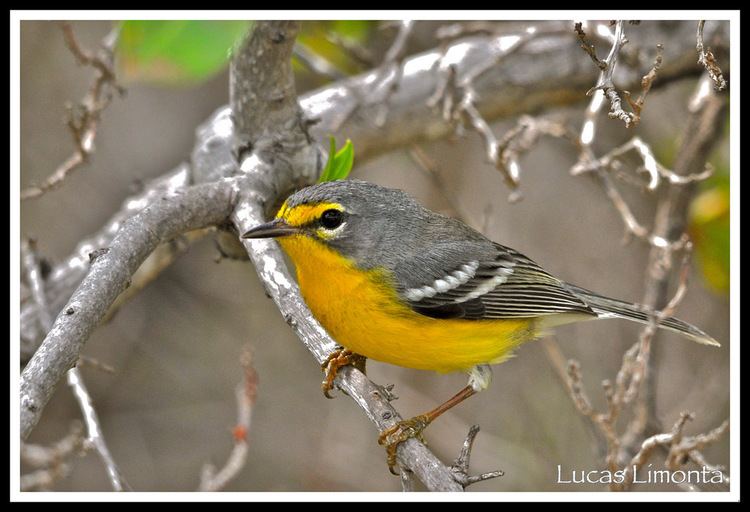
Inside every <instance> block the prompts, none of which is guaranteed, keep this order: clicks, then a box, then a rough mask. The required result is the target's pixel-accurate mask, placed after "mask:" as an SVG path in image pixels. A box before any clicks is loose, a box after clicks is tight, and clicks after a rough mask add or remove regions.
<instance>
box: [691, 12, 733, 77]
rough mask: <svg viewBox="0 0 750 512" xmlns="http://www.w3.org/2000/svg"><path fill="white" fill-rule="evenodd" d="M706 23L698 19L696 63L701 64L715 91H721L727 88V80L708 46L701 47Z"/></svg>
mask: <svg viewBox="0 0 750 512" xmlns="http://www.w3.org/2000/svg"><path fill="white" fill-rule="evenodd" d="M705 24H706V20H700V21H698V31H697V34H696V40H697V41H696V44H695V47H696V50H698V64H701V65H702V66H703V67H704V68H706V71H707V72H708V76H710V77H711V80H712V81H713V83H714V89H716V90H717V91H723V90H724V89H726V88H727V81H726V80H725V79H724V75H723V74H722V73H721V68H720V67H719V64H717V63H716V57H714V54H713V53H712V52H711V49H710V48H706V49H704V47H703V26H704V25H705Z"/></svg>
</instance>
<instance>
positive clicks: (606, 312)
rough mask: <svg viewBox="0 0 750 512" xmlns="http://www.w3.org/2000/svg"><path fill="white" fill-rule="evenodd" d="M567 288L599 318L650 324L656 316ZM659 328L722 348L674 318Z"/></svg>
mask: <svg viewBox="0 0 750 512" xmlns="http://www.w3.org/2000/svg"><path fill="white" fill-rule="evenodd" d="M566 286H567V287H568V289H569V290H570V291H571V292H573V293H574V294H576V295H577V296H578V297H580V298H581V299H582V300H583V301H584V302H585V303H586V304H587V305H588V306H589V307H590V308H591V309H592V310H593V311H594V313H596V314H597V316H598V317H599V318H624V319H626V320H631V321H633V322H639V323H642V324H648V323H649V322H650V321H651V317H652V316H653V314H654V311H653V310H652V309H651V308H649V307H647V306H642V305H640V304H631V303H630V302H624V301H621V300H617V299H610V298H608V297H603V296H601V295H599V294H597V293H594V292H592V291H590V290H586V289H585V288H579V287H578V286H573V285H571V284H567V283H566ZM659 328H661V329H666V330H668V331H672V332H676V333H677V334H680V335H682V336H684V337H686V338H689V339H691V340H693V341H695V342H698V343H702V344H704V345H714V346H716V347H718V346H720V345H719V342H718V341H716V340H715V339H713V338H712V337H711V336H709V335H708V334H706V333H705V332H703V331H701V330H700V329H698V328H697V327H695V326H694V325H690V324H689V323H687V322H683V321H682V320H680V319H678V318H675V317H672V316H669V317H666V318H664V319H663V320H662V321H661V322H659Z"/></svg>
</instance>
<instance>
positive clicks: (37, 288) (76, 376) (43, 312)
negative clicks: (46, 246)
mask: <svg viewBox="0 0 750 512" xmlns="http://www.w3.org/2000/svg"><path fill="white" fill-rule="evenodd" d="M22 253H23V260H24V267H25V270H26V276H27V280H28V282H29V285H30V287H31V290H32V296H33V298H34V301H35V302H36V303H37V307H38V308H39V311H40V315H39V319H40V321H41V322H42V326H41V327H42V328H43V329H44V330H45V331H49V330H50V328H51V327H52V317H51V315H50V314H49V310H48V308H47V304H46V294H45V292H44V283H43V281H42V279H41V271H40V269H39V263H38V260H37V258H36V251H35V243H34V242H33V241H32V240H27V241H25V243H24V244H23V245H22ZM67 380H68V385H69V386H70V388H71V389H72V391H73V394H74V395H75V398H76V400H77V401H78V405H79V407H80V409H81V413H82V414H83V418H84V421H85V424H86V431H87V438H86V442H87V443H89V444H90V445H91V446H93V447H94V449H96V451H97V453H98V454H99V457H100V458H101V460H102V462H103V463H104V467H105V468H106V470H107V476H108V478H109V481H110V483H111V485H112V488H113V489H114V490H115V491H122V490H124V488H125V487H126V484H125V483H124V481H123V478H122V475H121V474H120V470H119V469H118V468H117V464H115V461H114V459H113V458H112V455H111V454H110V453H109V448H108V447H107V444H106V442H105V441H104V437H103V435H102V432H101V427H100V426H99V418H98V417H97V414H96V410H95V409H94V405H93V402H92V401H91V397H90V396H89V393H88V390H87V389H86V386H85V384H84V383H83V378H82V376H81V374H80V372H79V370H78V369H77V368H71V369H70V370H68V376H67Z"/></svg>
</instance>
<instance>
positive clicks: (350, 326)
mask: <svg viewBox="0 0 750 512" xmlns="http://www.w3.org/2000/svg"><path fill="white" fill-rule="evenodd" d="M279 242H280V243H281V246H282V247H283V248H284V250H285V251H286V252H287V253H288V254H289V256H290V257H291V259H292V260H293V261H294V263H295V265H296V267H297V279H298V281H299V286H300V289H301V292H302V296H303V298H304V299H305V302H306V303H307V305H308V306H309V307H310V309H311V310H312V312H313V314H314V315H315V317H316V318H317V319H318V321H319V322H320V323H321V324H322V325H323V327H325V329H326V330H327V331H328V332H329V333H330V334H331V336H333V338H334V339H335V340H336V341H337V342H338V343H339V344H341V345H342V346H344V347H346V348H348V349H350V350H352V351H354V352H356V353H357V354H362V355H363V356H365V357H367V358H370V359H375V360H377V361H383V362H386V363H390V364H395V365H399V366H405V367H407V368H417V369H422V370H435V371H439V372H450V371H456V370H468V369H470V368H471V367H472V366H474V365H477V364H483V363H498V362H500V361H502V360H503V359H505V358H507V357H508V356H509V355H510V353H511V351H512V350H513V349H514V348H515V347H517V346H518V345H520V344H521V343H523V342H525V341H529V340H531V339H533V338H534V337H536V336H537V332H536V328H535V326H534V322H533V321H531V320H528V319H518V320H462V319H435V318H430V317H426V316H424V315H420V314H419V313H416V312H414V311H413V310H412V309H411V308H409V306H408V305H406V304H404V303H403V302H401V301H400V300H399V298H398V296H397V294H396V292H395V290H393V288H392V287H391V286H389V285H388V284H387V283H388V279H389V276H388V275H387V272H386V271H385V270H368V271H362V270H358V269H356V268H355V267H354V265H353V264H352V263H351V262H350V261H349V260H347V259H345V258H342V257H341V256H339V255H338V254H336V253H335V252H333V251H331V250H330V249H328V248H327V247H326V246H324V245H323V244H321V243H319V242H317V241H315V240H313V239H311V238H309V237H306V236H301V235H296V236H291V237H286V238H282V239H279Z"/></svg>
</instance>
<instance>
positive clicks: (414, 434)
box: [378, 414, 432, 475]
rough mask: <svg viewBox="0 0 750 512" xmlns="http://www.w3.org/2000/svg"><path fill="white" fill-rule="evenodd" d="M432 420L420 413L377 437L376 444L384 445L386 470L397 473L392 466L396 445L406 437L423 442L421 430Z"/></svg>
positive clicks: (394, 461) (393, 465) (394, 463)
mask: <svg viewBox="0 0 750 512" xmlns="http://www.w3.org/2000/svg"><path fill="white" fill-rule="evenodd" d="M431 422H432V419H430V417H429V416H428V415H427V414H420V415H419V416H414V417H413V418H410V419H408V420H403V421H399V422H398V423H396V424H395V425H394V426H392V427H391V428H389V429H388V430H384V431H383V432H381V433H380V436H379V437H378V444H379V445H384V446H385V451H386V454H387V455H388V459H387V460H388V470H389V471H390V472H391V473H392V474H394V475H397V474H398V473H396V471H395V470H394V468H395V467H396V449H397V448H398V445H399V444H401V443H403V442H404V441H406V440H407V439H411V438H416V439H418V440H419V441H421V442H423V443H424V438H423V437H422V431H423V430H424V429H426V428H427V426H428V425H429V424H430V423H431Z"/></svg>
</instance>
